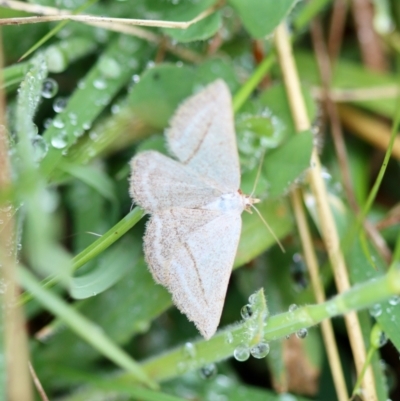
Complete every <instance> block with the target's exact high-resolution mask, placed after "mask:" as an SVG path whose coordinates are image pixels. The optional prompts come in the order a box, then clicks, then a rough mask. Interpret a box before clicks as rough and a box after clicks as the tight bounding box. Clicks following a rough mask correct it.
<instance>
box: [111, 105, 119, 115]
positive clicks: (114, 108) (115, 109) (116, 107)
mask: <svg viewBox="0 0 400 401" xmlns="http://www.w3.org/2000/svg"><path fill="white" fill-rule="evenodd" d="M120 111H121V106H120V105H119V104H113V105H112V106H111V113H112V114H118V113H119V112H120Z"/></svg>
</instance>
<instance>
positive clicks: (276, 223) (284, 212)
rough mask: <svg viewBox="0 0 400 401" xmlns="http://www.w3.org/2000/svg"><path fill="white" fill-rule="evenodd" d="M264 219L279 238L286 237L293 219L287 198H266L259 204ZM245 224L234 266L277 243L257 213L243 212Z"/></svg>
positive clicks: (249, 259)
mask: <svg viewBox="0 0 400 401" xmlns="http://www.w3.org/2000/svg"><path fill="white" fill-rule="evenodd" d="M257 209H258V210H259V211H260V213H261V214H262V216H263V217H264V219H265V220H266V221H267V222H268V224H269V226H270V227H271V229H272V231H273V232H274V234H275V235H276V236H277V237H278V238H284V237H285V236H286V235H287V234H288V233H289V232H290V230H291V229H292V227H293V226H292V225H293V220H292V215H291V213H290V210H289V205H288V203H287V201H286V200H283V199H280V200H266V201H263V202H262V203H259V204H257ZM242 220H243V226H242V234H241V237H240V242H239V248H238V251H237V254H236V259H235V263H234V266H235V267H239V266H242V265H243V264H245V263H248V262H249V261H251V260H252V259H254V258H255V257H256V256H258V255H260V254H261V253H262V252H264V251H265V250H267V249H268V248H269V247H271V246H272V245H273V244H275V242H276V241H275V238H274V237H273V235H272V234H271V232H270V231H269V229H268V228H267V227H266V226H265V225H264V223H263V222H262V220H261V219H260V217H259V216H258V215H257V213H252V214H249V213H246V212H243V214H242Z"/></svg>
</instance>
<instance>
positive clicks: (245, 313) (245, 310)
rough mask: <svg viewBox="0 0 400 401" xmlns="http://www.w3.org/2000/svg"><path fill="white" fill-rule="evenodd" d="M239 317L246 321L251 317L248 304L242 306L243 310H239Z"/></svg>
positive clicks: (250, 309)
mask: <svg viewBox="0 0 400 401" xmlns="http://www.w3.org/2000/svg"><path fill="white" fill-rule="evenodd" d="M240 315H241V316H242V319H244V320H248V319H250V318H251V316H252V315H253V309H252V308H251V305H250V304H247V305H245V306H243V308H242V309H241V310H240Z"/></svg>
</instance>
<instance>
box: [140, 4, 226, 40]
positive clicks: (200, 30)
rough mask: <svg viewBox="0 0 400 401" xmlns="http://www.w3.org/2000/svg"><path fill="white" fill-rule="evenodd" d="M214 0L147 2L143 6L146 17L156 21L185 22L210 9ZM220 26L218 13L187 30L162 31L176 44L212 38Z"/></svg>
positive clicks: (165, 29)
mask: <svg viewBox="0 0 400 401" xmlns="http://www.w3.org/2000/svg"><path fill="white" fill-rule="evenodd" d="M215 3H216V0H198V1H195V2H193V1H192V2H188V1H153V0H150V1H147V2H145V4H144V7H145V9H146V15H150V16H151V15H154V17H156V18H157V19H162V20H167V21H177V22H187V21H190V20H192V19H193V18H195V17H197V16H198V15H200V14H201V13H202V12H203V11H205V10H207V9H208V8H210V7H212V6H213V5H214V4H215ZM220 25H221V16H220V14H219V12H214V13H213V14H211V15H210V16H208V17H206V18H205V19H203V20H201V21H199V22H197V23H195V24H193V25H191V26H190V27H189V28H187V29H178V28H176V29H175V28H164V29H162V31H163V32H164V33H166V34H167V35H168V36H171V37H172V38H173V39H174V40H176V41H178V42H192V41H195V40H206V39H208V38H210V37H211V36H213V35H214V34H215V33H216V32H217V30H218V29H219V27H220Z"/></svg>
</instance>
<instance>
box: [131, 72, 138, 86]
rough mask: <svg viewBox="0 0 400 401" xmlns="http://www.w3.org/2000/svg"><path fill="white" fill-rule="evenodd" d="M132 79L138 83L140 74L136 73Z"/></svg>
mask: <svg viewBox="0 0 400 401" xmlns="http://www.w3.org/2000/svg"><path fill="white" fill-rule="evenodd" d="M132 81H133V82H134V83H135V84H137V83H138V82H139V81H140V75H138V74H134V75H132Z"/></svg>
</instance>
